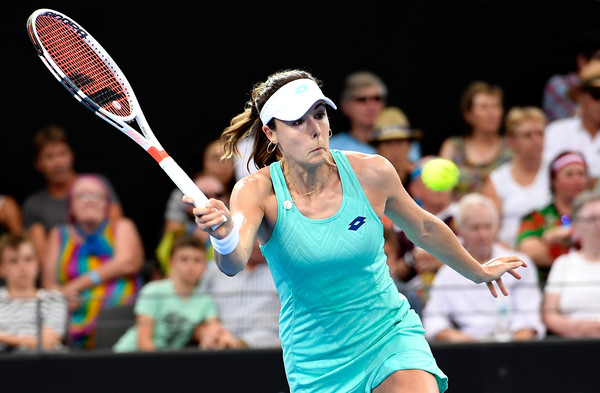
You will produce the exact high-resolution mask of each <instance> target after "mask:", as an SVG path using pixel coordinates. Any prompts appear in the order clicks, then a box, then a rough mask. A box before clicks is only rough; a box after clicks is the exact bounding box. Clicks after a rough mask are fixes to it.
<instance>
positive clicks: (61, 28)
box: [27, 9, 221, 230]
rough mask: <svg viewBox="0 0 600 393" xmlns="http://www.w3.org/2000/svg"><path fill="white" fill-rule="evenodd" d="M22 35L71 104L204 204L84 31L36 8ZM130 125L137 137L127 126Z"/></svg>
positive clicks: (129, 91) (113, 65)
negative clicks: (147, 157) (107, 127)
mask: <svg viewBox="0 0 600 393" xmlns="http://www.w3.org/2000/svg"><path fill="white" fill-rule="evenodd" d="M27 32H28V33H29V38H30V39H31V42H32V43H33V45H34V46H35V49H36V50H37V54H38V55H39V57H40V59H42V62H43V63H44V64H45V65H46V67H48V69H49V70H50V72H51V73H52V75H54V76H55V77H56V79H58V81H59V82H60V83H61V84H62V85H63V86H64V87H65V88H66V89H67V90H68V91H69V93H71V94H72V95H73V97H75V99H76V100H77V101H79V102H80V103H82V104H83V105H84V106H85V107H86V108H88V109H89V110H91V111H92V112H94V113H95V114H96V115H98V116H99V117H100V118H101V119H103V120H105V121H106V122H107V123H109V124H110V125H112V126H113V127H115V128H116V129H118V130H119V131H121V132H122V133H124V134H125V135H127V136H128V137H129V138H131V139H132V140H133V141H135V142H136V143H137V144H138V145H140V146H141V147H142V148H143V149H144V150H146V152H148V154H150V155H151V156H152V158H154V159H155V160H156V162H158V164H159V165H160V167H161V168H162V169H163V170H164V171H165V172H166V173H167V175H169V177H170V178H171V180H173V182H174V183H175V185H177V187H178V188H179V189H180V190H181V191H182V192H183V193H184V194H185V195H188V196H190V197H191V198H192V199H193V200H194V206H198V205H202V206H204V205H205V204H206V202H207V201H208V198H206V196H205V195H204V194H203V193H202V191H200V189H199V188H198V186H196V184H195V183H194V182H193V181H192V179H190V177H189V176H188V175H187V174H186V173H185V172H184V171H183V169H181V167H180V166H179V165H178V164H177V163H176V162H175V160H173V158H172V157H170V156H169V155H168V154H167V153H166V151H165V150H164V149H163V148H162V146H161V145H160V143H159V142H158V139H157V138H156V136H155V135H154V133H153V132H152V130H151V129H150V126H149V125H148V122H147V121H146V118H145V117H144V114H143V113H142V110H141V108H140V105H139V103H138V100H137V99H136V97H135V94H134V93H133V89H132V88H131V86H130V85H129V82H128V81H127V79H126V78H125V75H123V72H121V70H120V69H119V67H118V66H117V64H116V63H115V62H114V61H113V59H112V58H111V57H110V56H109V54H108V53H107V52H106V51H105V50H104V48H102V46H100V44H99V43H98V42H97V41H96V40H95V39H94V38H93V37H92V36H91V35H90V34H89V33H88V32H87V31H85V30H84V29H83V28H82V27H81V26H80V25H79V24H77V23H76V22H75V21H73V19H71V18H69V17H67V16H66V15H64V14H61V13H60V12H57V11H53V10H50V9H39V10H37V11H35V12H34V13H33V14H31V16H30V17H29V19H28V20H27ZM133 121H135V122H136V123H137V125H138V126H139V128H140V130H141V134H140V132H138V131H137V130H135V129H134V128H133V127H131V126H130V125H129V123H132V122H133ZM220 225H221V224H219V225H216V226H214V227H213V230H214V229H216V228H218V227H219V226H220Z"/></svg>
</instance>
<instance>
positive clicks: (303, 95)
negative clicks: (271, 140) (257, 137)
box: [260, 79, 337, 124]
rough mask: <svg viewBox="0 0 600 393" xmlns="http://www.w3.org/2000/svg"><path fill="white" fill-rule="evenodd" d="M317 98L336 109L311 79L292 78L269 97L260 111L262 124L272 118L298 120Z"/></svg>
mask: <svg viewBox="0 0 600 393" xmlns="http://www.w3.org/2000/svg"><path fill="white" fill-rule="evenodd" d="M319 100H323V101H325V103H327V104H328V105H330V106H331V107H332V108H333V109H337V107H336V106H335V104H334V103H333V101H331V100H330V99H329V98H327V97H325V96H324V95H323V92H322V91H321V89H320V88H319V86H318V85H317V84H316V83H315V81H313V80H312V79H296V80H293V81H291V82H290V83H287V84H285V85H283V86H282V87H280V88H279V90H277V91H276V92H275V93H274V94H273V95H272V96H271V97H269V99H268V100H267V102H265V105H264V106H263V107H262V109H261V111H260V120H261V121H262V123H263V124H268V123H269V122H270V121H271V119H273V118H276V119H279V120H284V121H292V120H298V119H299V118H301V117H302V116H304V114H305V113H306V112H307V111H308V110H309V109H310V107H311V106H313V104H314V103H315V102H317V101H319Z"/></svg>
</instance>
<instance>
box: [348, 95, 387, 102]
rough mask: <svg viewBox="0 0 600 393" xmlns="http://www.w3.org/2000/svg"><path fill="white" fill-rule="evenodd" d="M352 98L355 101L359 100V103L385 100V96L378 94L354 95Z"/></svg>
mask: <svg viewBox="0 0 600 393" xmlns="http://www.w3.org/2000/svg"><path fill="white" fill-rule="evenodd" d="M352 100H353V101H356V102H360V103H361V104H364V103H366V102H368V101H374V102H382V101H384V100H385V97H383V96H380V95H374V96H357V97H354V98H353V99H352Z"/></svg>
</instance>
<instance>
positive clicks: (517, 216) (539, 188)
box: [490, 162, 552, 247]
mask: <svg viewBox="0 0 600 393" xmlns="http://www.w3.org/2000/svg"><path fill="white" fill-rule="evenodd" d="M511 168H512V163H511V162H507V163H505V164H503V165H501V166H500V167H498V168H496V169H494V170H493V171H492V172H491V173H490V180H491V181H492V183H493V184H494V188H495V190H496V194H497V195H498V198H500V202H501V203H502V217H501V225H500V231H499V232H498V239H499V240H500V241H502V242H504V243H505V244H506V245H508V246H510V247H514V246H515V244H516V240H517V235H518V231H519V225H520V224H521V219H522V218H523V217H524V216H526V215H527V214H529V213H531V212H532V211H535V210H539V209H541V208H543V207H544V206H546V205H548V204H549V203H550V201H551V199H552V193H551V192H550V179H549V177H550V176H549V173H548V166H547V165H546V164H542V166H541V167H540V169H539V170H538V173H537V175H536V176H535V179H534V180H533V182H532V183H531V184H529V185H526V186H523V185H521V184H519V183H517V182H516V181H515V179H514V178H513V176H512V174H511Z"/></svg>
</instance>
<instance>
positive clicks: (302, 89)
mask: <svg viewBox="0 0 600 393" xmlns="http://www.w3.org/2000/svg"><path fill="white" fill-rule="evenodd" d="M306 90H308V85H300V86H298V87H296V94H300V93H304V92H305V91H306Z"/></svg>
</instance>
